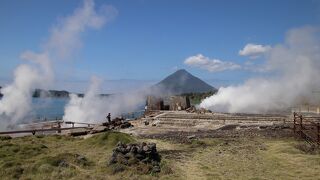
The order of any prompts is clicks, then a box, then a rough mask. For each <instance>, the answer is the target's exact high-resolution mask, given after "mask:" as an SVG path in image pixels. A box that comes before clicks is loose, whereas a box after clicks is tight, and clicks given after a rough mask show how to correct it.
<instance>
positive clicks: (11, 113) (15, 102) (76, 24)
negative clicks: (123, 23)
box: [0, 0, 117, 128]
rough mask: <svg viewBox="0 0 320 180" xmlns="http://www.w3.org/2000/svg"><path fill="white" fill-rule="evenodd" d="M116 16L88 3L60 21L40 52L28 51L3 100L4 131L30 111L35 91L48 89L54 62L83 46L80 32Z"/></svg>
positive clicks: (109, 9) (87, 0) (0, 104)
mask: <svg viewBox="0 0 320 180" xmlns="http://www.w3.org/2000/svg"><path fill="white" fill-rule="evenodd" d="M116 14H117V12H116V10H115V9H114V8H113V7H111V6H103V7H101V8H100V9H99V10H98V11H96V10H95V8H94V1H93V0H85V1H84V3H83V6H82V7H79V8H77V9H75V11H74V12H73V14H71V15H70V16H67V17H65V18H63V19H61V20H60V21H59V22H58V23H57V24H56V25H55V26H53V28H52V29H51V34H50V36H49V38H48V41H47V42H46V43H45V44H44V49H43V50H42V52H40V53H35V52H32V51H26V52H24V53H22V55H21V58H22V59H26V60H28V63H25V64H22V65H20V66H18V67H17V68H16V69H15V72H14V81H13V82H12V83H11V84H9V85H7V86H5V87H4V88H3V89H2V90H1V92H2V93H3V95H4V97H3V99H2V100H1V101H0V115H1V119H2V120H1V121H0V122H1V124H0V125H1V128H6V126H8V125H12V124H16V123H18V122H20V121H21V120H23V119H24V118H25V117H26V116H27V115H28V113H29V112H30V110H31V109H30V107H31V100H32V97H31V96H32V92H33V90H34V89H35V88H48V87H49V86H50V85H51V84H52V82H53V80H54V73H53V68H52V65H51V64H52V63H53V61H54V60H57V58H59V59H64V58H70V56H71V55H72V54H73V53H74V51H75V50H76V49H78V48H79V47H81V33H83V32H84V31H86V30H87V29H88V28H93V29H98V28H101V27H102V26H103V25H104V24H105V23H106V22H108V21H110V20H111V19H112V18H113V17H114V16H115V15H116Z"/></svg>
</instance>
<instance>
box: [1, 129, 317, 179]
mask: <svg viewBox="0 0 320 180" xmlns="http://www.w3.org/2000/svg"><path fill="white" fill-rule="evenodd" d="M118 141H123V142H126V143H129V142H133V141H149V142H155V143H157V149H158V151H159V152H160V154H161V155H162V162H161V168H162V171H161V173H159V174H143V173H142V171H143V168H144V167H126V166H108V160H109V157H110V156H111V153H112V149H113V147H114V146H115V145H116V143H117V142H118ZM298 144H299V142H296V141H295V140H294V139H266V138H258V137H257V138H250V139H248V138H235V139H231V138H230V139H202V140H194V141H193V142H192V143H191V144H177V143H173V142H168V141H163V140H155V139H135V138H133V137H131V136H129V135H126V134H122V133H112V132H108V133H102V134H99V135H96V136H93V137H91V138H88V139H81V138H72V137H64V136H45V137H42V136H39V137H35V136H34V137H32V136H29V137H23V138H15V139H6V138H3V139H1V140H0V175H1V177H2V179H18V178H20V179H317V178H318V179H319V177H320V155H319V153H308V152H305V151H302V150H300V149H298V148H297V147H298V146H297V145H298Z"/></svg>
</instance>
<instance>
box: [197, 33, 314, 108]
mask: <svg viewBox="0 0 320 180" xmlns="http://www.w3.org/2000/svg"><path fill="white" fill-rule="evenodd" d="M319 32H320V31H319V28H315V27H304V28H299V29H293V30H291V31H289V32H288V33H287V36H286V40H285V42H284V44H279V45H276V46H274V47H272V49H270V50H269V51H268V53H267V54H266V56H267V57H266V64H265V65H264V70H265V71H267V72H269V73H272V77H269V78H252V79H249V80H248V81H246V82H245V83H244V84H242V85H239V86H230V87H226V88H220V89H219V91H218V93H217V94H216V95H213V96H211V97H209V98H207V99H205V100H203V102H202V103H201V104H200V106H201V107H204V108H208V109H211V110H213V111H224V112H248V113H263V112H268V111H274V110H283V109H286V108H289V107H292V106H294V105H296V104H299V103H301V102H302V99H303V101H307V102H313V103H315V102H314V101H315V96H316V95H315V94H313V93H312V92H313V91H315V90H319V89H320V78H319V77H320V36H319Z"/></svg>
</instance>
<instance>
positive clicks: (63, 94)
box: [32, 89, 70, 98]
mask: <svg viewBox="0 0 320 180" xmlns="http://www.w3.org/2000/svg"><path fill="white" fill-rule="evenodd" d="M69 94H70V93H69V92H68V91H56V90H43V89H36V90H35V91H34V93H33V95H32V97H58V98H67V97H69Z"/></svg>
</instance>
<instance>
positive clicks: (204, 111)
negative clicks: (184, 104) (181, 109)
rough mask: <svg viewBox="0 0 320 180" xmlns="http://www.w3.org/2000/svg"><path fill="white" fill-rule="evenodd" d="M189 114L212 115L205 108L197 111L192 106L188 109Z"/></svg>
mask: <svg viewBox="0 0 320 180" xmlns="http://www.w3.org/2000/svg"><path fill="white" fill-rule="evenodd" d="M186 111H187V112H188V113H197V114H206V113H212V111H210V110H208V109H204V108H200V109H197V108H196V107H195V106H191V107H189V108H188V109H186Z"/></svg>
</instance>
